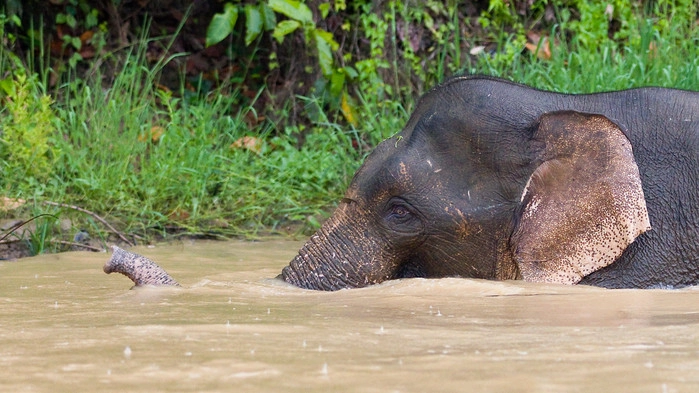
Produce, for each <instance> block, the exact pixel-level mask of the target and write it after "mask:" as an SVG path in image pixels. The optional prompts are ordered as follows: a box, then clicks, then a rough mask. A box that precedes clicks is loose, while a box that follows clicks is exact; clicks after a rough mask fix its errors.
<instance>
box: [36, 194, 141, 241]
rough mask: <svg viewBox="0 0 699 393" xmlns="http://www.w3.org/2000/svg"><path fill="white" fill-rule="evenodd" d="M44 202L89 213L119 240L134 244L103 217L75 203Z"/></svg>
mask: <svg viewBox="0 0 699 393" xmlns="http://www.w3.org/2000/svg"><path fill="white" fill-rule="evenodd" d="M44 204H46V205H49V206H58V207H65V208H68V209H73V210H77V211H79V212H81V213H85V214H89V215H90V216H92V217H94V219H95V220H97V221H99V222H101V223H102V224H104V226H106V227H107V228H109V230H111V231H112V232H113V233H115V234H116V235H117V236H119V237H120V238H121V240H123V241H124V243H126V244H128V245H129V246H130V247H133V246H134V244H133V243H132V242H130V241H129V239H127V238H126V236H124V235H123V234H122V233H121V232H119V231H117V230H116V229H115V228H114V227H113V226H111V225H110V224H109V223H108V222H107V221H106V220H105V219H103V218H102V217H100V216H98V215H97V214H95V213H93V212H91V211H89V210H87V209H83V208H82V207H79V206H75V205H68V204H65V203H58V202H51V201H44Z"/></svg>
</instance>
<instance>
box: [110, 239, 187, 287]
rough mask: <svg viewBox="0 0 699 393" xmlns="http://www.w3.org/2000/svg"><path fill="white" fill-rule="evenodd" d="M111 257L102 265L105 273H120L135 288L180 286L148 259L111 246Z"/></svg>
mask: <svg viewBox="0 0 699 393" xmlns="http://www.w3.org/2000/svg"><path fill="white" fill-rule="evenodd" d="M112 251H113V253H112V256H111V257H110V258H109V260H108V261H107V262H106V263H105V264H104V267H103V268H102V270H104V272H105V273H107V274H111V273H121V274H123V275H125V276H126V277H128V278H129V279H131V281H133V282H134V284H135V286H144V285H155V286H175V287H178V286H180V284H179V283H177V281H176V280H175V279H174V278H172V277H170V275H169V274H167V272H165V270H163V268H161V267H160V266H158V264H157V263H155V262H153V261H151V260H150V259H148V258H146V257H144V256H142V255H139V254H135V253H132V252H129V251H126V250H124V249H121V248H119V247H117V246H112Z"/></svg>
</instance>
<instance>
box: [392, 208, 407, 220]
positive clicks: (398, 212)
mask: <svg viewBox="0 0 699 393" xmlns="http://www.w3.org/2000/svg"><path fill="white" fill-rule="evenodd" d="M409 214H410V211H409V210H408V208H407V207H405V206H401V205H394V206H393V207H392V208H391V216H392V217H393V218H395V219H397V220H404V219H405V218H406V217H407V216H408V215H409Z"/></svg>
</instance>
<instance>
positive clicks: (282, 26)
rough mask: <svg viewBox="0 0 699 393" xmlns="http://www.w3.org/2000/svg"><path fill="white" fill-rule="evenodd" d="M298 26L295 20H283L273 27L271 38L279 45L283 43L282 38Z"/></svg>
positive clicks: (299, 24)
mask: <svg viewBox="0 0 699 393" xmlns="http://www.w3.org/2000/svg"><path fill="white" fill-rule="evenodd" d="M300 26H301V23H299V22H297V21H295V20H283V21H281V22H279V23H278V24H277V26H275V27H274V32H273V33H272V37H274V38H275V39H276V40H277V42H279V43H280V44H281V43H282V41H284V36H286V35H287V34H289V33H292V32H294V30H296V29H298V28H299V27H300Z"/></svg>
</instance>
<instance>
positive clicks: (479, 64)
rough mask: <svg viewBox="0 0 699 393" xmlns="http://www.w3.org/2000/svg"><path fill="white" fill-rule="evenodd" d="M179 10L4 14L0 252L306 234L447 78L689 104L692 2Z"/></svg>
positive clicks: (81, 6)
mask: <svg viewBox="0 0 699 393" xmlns="http://www.w3.org/2000/svg"><path fill="white" fill-rule="evenodd" d="M155 3H158V4H157V5H156V4H155ZM179 3H187V5H181V4H179ZM190 3H191V2H177V1H165V2H150V1H147V0H146V1H143V0H141V1H118V2H117V1H107V2H102V3H100V4H101V5H100V6H95V5H94V4H93V2H89V1H87V0H56V1H38V0H32V1H28V2H26V1H23V2H20V1H18V0H9V1H8V2H6V3H5V8H4V9H0V43H1V45H0V102H1V103H2V104H1V106H0V174H1V175H0V219H2V220H3V221H2V223H3V225H4V227H3V228H2V229H0V238H3V239H2V240H1V241H0V256H2V253H3V248H2V247H3V246H4V247H6V248H5V249H7V247H9V245H10V244H14V245H18V244H19V245H27V247H29V246H30V247H29V248H27V250H28V251H27V252H29V253H40V252H44V251H60V250H65V249H68V248H71V247H77V245H78V244H83V245H89V244H88V242H90V241H91V242H92V243H90V244H92V247H97V248H100V247H104V245H105V244H106V243H107V242H110V241H118V240H119V238H118V237H117V234H118V235H121V236H122V237H125V238H126V240H127V241H128V242H132V243H143V242H147V241H149V240H150V239H153V238H154V237H171V236H181V235H187V236H207V237H230V236H256V235H259V234H262V233H284V234H287V235H288V234H307V233H308V232H310V231H312V230H313V229H315V228H317V227H318V226H319V225H320V224H319V223H320V222H322V220H323V219H324V218H325V217H327V215H328V212H329V211H330V210H331V209H332V207H333V206H334V204H335V203H336V201H337V200H339V198H340V197H341V195H342V193H343V191H344V189H345V187H346V186H347V184H348V182H349V181H350V180H351V177H352V174H353V173H354V171H355V170H356V169H357V168H358V166H359V165H360V163H361V161H362V159H363V158H364V157H365V156H366V155H367V154H368V153H369V152H370V151H371V149H372V148H373V147H374V146H375V145H376V144H377V143H378V142H380V141H381V140H383V139H385V138H387V137H389V136H390V135H392V134H394V133H395V132H398V131H399V130H400V129H401V127H402V125H403V124H404V123H405V121H406V120H407V118H408V116H409V114H410V112H411V110H412V108H413V107H414V105H415V102H416V100H417V98H418V97H419V96H420V95H421V94H422V93H423V92H424V91H426V89H428V88H429V87H431V86H433V85H434V84H436V83H439V82H440V81H443V80H444V79H445V78H448V77H449V76H451V75H455V74H459V73H478V74H487V75H493V76H500V77H504V78H507V79H510V80H513V81H516V82H520V83H525V84H529V85H532V86H535V87H538V88H542V89H550V90H554V91H561V92H568V93H588V92H596V91H604V90H615V89H625V88H631V87H637V86H645V85H655V86H667V87H676V88H683V89H692V90H699V56H698V55H699V49H698V48H699V25H698V22H697V20H698V14H697V5H696V3H695V1H694V0H678V1H669V0H646V1H630V2H627V1H619V0H609V1H604V2H598V1H592V0H576V1H565V0H551V1H543V0H535V1H520V0H511V1H506V0H505V1H503V0H491V1H489V2H484V1H473V2H456V1H432V0H430V1H426V2H423V1H413V0H389V1H383V2H375V1H370V0H363V1H356V2H347V1H345V0H335V1H330V2H321V1H314V0H309V1H306V2H298V1H294V0H249V1H248V0H246V1H228V2H226V1H208V2H206V1H205V2H195V3H194V4H195V5H194V6H191V7H190V6H189V4H190ZM163 5H165V7H164V6H163ZM42 214H44V215H43V216H40V215H42ZM35 216H39V217H38V218H37V219H35V220H34V221H32V223H31V224H27V225H24V226H21V227H18V228H17V229H16V230H13V231H12V233H11V234H10V231H11V230H10V227H11V226H12V225H13V224H16V223H18V222H21V221H23V220H25V219H28V218H31V217H35ZM104 222H109V223H111V226H112V228H111V229H110V228H109V227H107V226H105V225H104ZM88 239H91V240H88ZM122 241H124V239H122ZM23 247H24V246H23Z"/></svg>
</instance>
